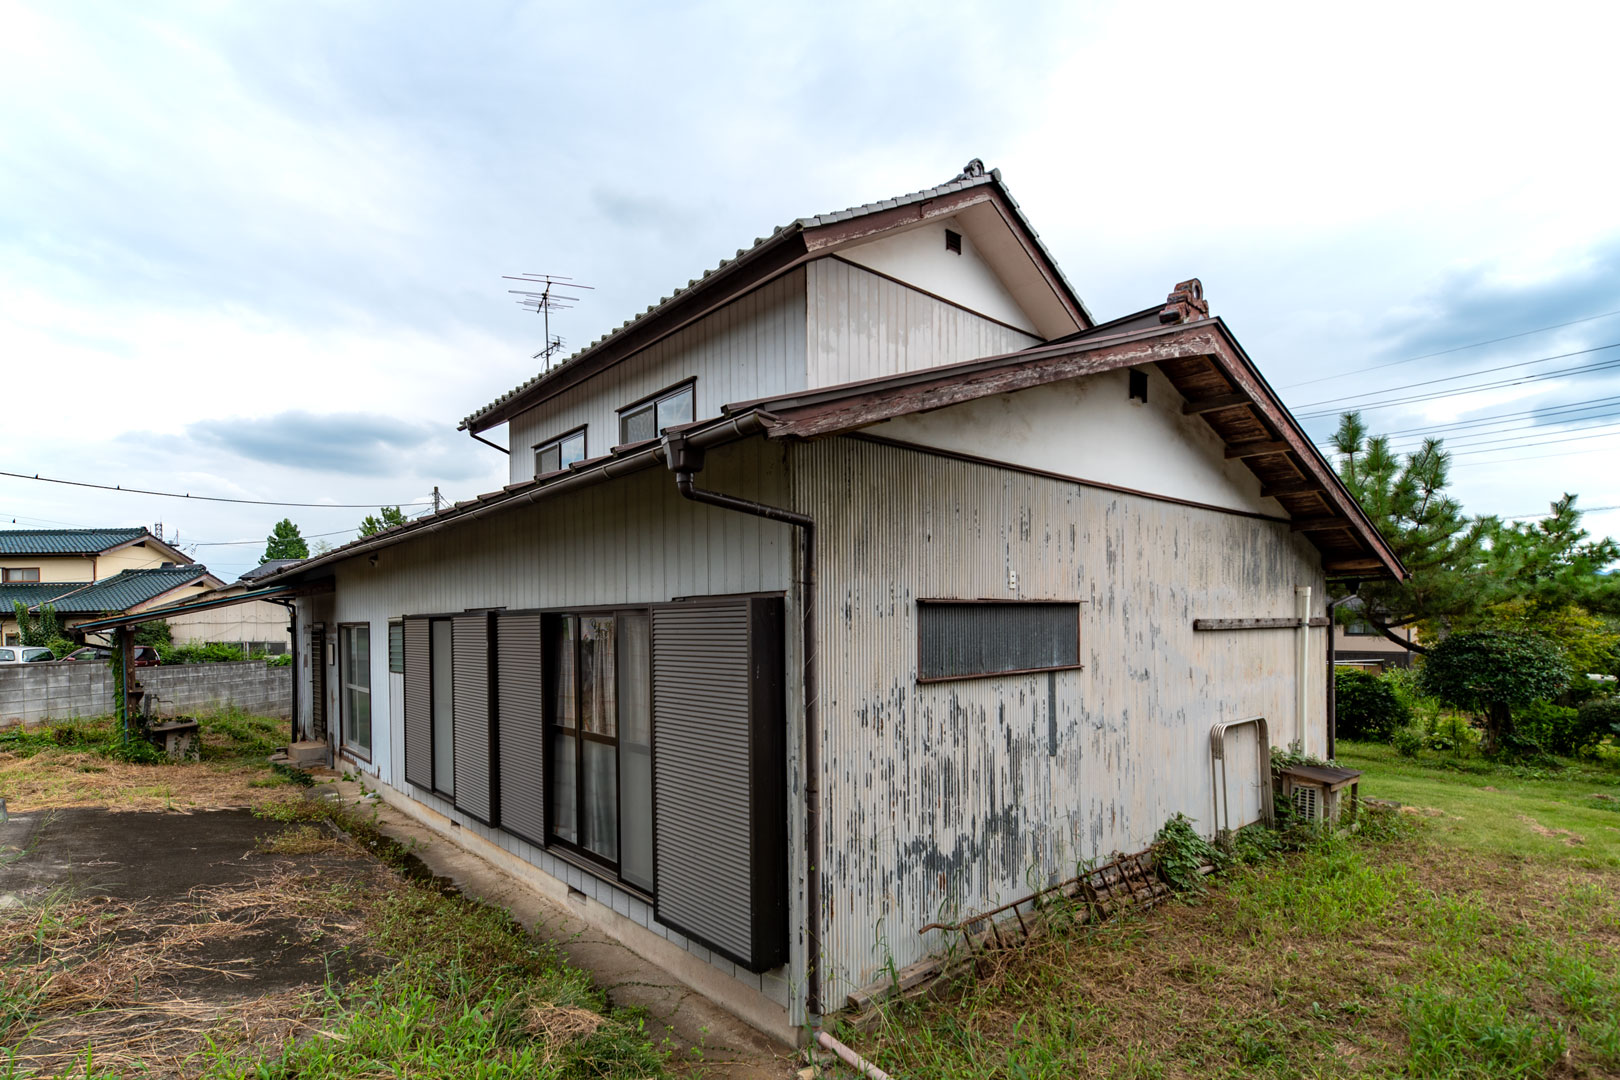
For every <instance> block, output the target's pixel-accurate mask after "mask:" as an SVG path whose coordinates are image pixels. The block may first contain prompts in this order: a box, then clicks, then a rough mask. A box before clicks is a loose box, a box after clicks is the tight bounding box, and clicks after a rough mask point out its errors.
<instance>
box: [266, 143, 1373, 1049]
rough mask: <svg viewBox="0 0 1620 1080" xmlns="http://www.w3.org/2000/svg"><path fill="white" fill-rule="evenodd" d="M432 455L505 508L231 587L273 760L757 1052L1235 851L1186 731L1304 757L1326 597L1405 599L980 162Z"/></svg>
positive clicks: (664, 325) (1356, 515)
mask: <svg viewBox="0 0 1620 1080" xmlns="http://www.w3.org/2000/svg"><path fill="white" fill-rule="evenodd" d="M462 427H463V428H464V429H466V430H467V431H469V432H471V433H473V434H476V435H478V436H479V437H480V438H487V439H489V440H490V441H492V442H496V443H497V444H498V443H500V442H504V443H505V446H506V449H507V452H508V454H509V461H510V482H509V484H508V485H507V486H505V487H504V488H502V489H501V490H499V491H494V492H491V493H489V494H487V495H483V496H480V497H478V498H475V499H470V500H467V501H465V502H460V503H457V504H455V505H454V506H450V507H447V508H445V509H443V510H441V511H440V512H438V513H436V514H433V515H430V516H428V517H426V518H423V519H419V520H416V521H412V522H410V523H408V524H406V525H403V526H398V527H395V528H393V529H389V530H386V531H384V532H382V533H379V534H377V535H374V536H371V537H367V538H365V539H362V540H359V541H356V542H354V543H351V544H348V545H346V546H344V547H341V548H338V549H336V550H334V551H332V552H329V553H327V554H324V555H320V556H317V557H315V558H312V559H310V560H308V561H307V562H304V563H301V564H299V565H298V566H297V567H294V568H291V569H289V570H287V571H284V572H282V573H279V574H275V575H272V576H271V577H269V578H268V579H266V582H265V584H267V585H278V584H279V585H281V586H285V587H287V588H289V589H298V590H303V591H304V593H305V594H306V595H303V596H301V597H300V598H299V600H298V601H297V603H298V627H299V629H298V631H297V635H298V636H297V647H296V653H297V656H298V658H299V659H298V686H299V690H298V693H299V695H300V698H299V705H298V710H299V715H300V717H301V718H302V721H301V722H302V724H303V725H304V729H305V731H306V732H308V733H309V734H312V735H314V736H316V737H320V738H326V739H329V740H330V742H331V745H332V748H333V752H334V753H335V755H336V756H337V758H338V759H340V760H341V761H342V762H343V764H344V767H345V768H351V769H358V770H360V771H362V772H364V773H366V774H368V775H369V777H370V781H371V782H372V783H373V784H374V785H375V786H376V787H377V788H378V790H379V791H380V792H381V794H382V795H383V797H385V798H386V799H387V800H388V801H389V802H391V803H393V804H394V805H396V806H399V807H401V808H403V809H405V810H406V811H407V812H409V813H411V814H413V815H415V816H416V817H417V818H419V819H420V820H422V821H424V822H426V823H428V824H429V825H431V826H432V827H434V828H436V829H438V830H439V831H440V832H441V833H442V834H443V835H444V836H445V837H447V838H449V839H450V840H451V841H453V842H455V843H459V844H463V845H466V846H467V847H468V848H470V849H472V850H474V851H476V852H479V853H480V854H483V855H485V856H487V857H489V858H491V859H493V860H494V861H496V862H497V863H498V864H499V865H502V866H504V867H506V868H507V869H509V870H510V871H512V872H513V873H515V874H519V875H521V876H523V877H524V878H526V879H527V880H528V881H530V882H531V883H533V884H534V885H536V886H537V887H539V888H541V889H543V890H545V891H546V892H548V893H549V894H550V895H552V896H553V897H555V898H556V899H557V900H559V901H560V902H563V903H566V904H570V905H572V906H573V908H574V910H576V911H577V912H578V913H579V914H580V915H581V916H582V917H584V918H585V919H587V920H589V921H591V922H592V923H594V924H596V925H597V926H599V927H601V928H602V929H603V930H604V931H605V932H607V933H610V934H612V935H614V936H616V937H618V938H619V939H621V940H623V941H624V942H626V943H627V944H628V945H629V946H630V947H632V948H634V949H636V950H637V951H639V952H641V953H643V954H644V955H645V956H647V957H649V958H652V959H653V960H655V961H657V962H659V963H660V964H662V965H664V966H666V967H667V968H669V969H670V970H671V971H673V972H674V973H676V974H677V975H678V976H679V977H681V978H683V979H684V980H686V981H687V982H688V983H689V984H690V985H692V986H694V987H696V988H698V989H700V990H702V991H703V992H705V993H707V994H708V995H709V996H711V997H713V998H715V999H716V1000H718V1001H720V1002H722V1003H723V1004H725V1005H727V1006H728V1007H729V1008H731V1009H732V1010H734V1011H735V1012H736V1013H737V1014H738V1015H740V1016H742V1017H744V1018H745V1019H748V1020H750V1021H752V1022H753V1023H755V1024H756V1025H758V1026H759V1027H761V1028H763V1029H766V1030H769V1031H774V1032H777V1033H779V1034H781V1035H782V1036H783V1037H784V1038H788V1037H791V1036H792V1033H793V1032H794V1030H795V1028H796V1027H797V1026H798V1025H801V1024H804V1023H806V1022H807V1021H810V1022H813V1021H814V1020H815V1019H816V1018H817V1017H818V1016H819V1015H820V1014H822V1013H823V1012H828V1011H832V1010H833V1009H835V1008H837V1006H838V1005H839V1004H840V1003H841V1002H842V1000H843V998H844V996H845V994H847V992H848V991H850V990H851V989H853V988H855V987H858V986H861V985H864V984H867V983H869V982H871V981H872V980H873V979H874V978H875V977H876V976H877V975H878V974H879V973H880V972H881V971H882V969H883V966H884V965H885V964H886V963H887V962H890V961H892V962H894V963H897V964H905V963H907V962H909V961H912V960H914V959H917V958H919V957H922V956H925V955H926V954H928V953H930V952H932V951H934V950H937V949H939V948H941V947H942V945H943V938H942V937H941V936H940V934H939V932H937V931H930V932H929V933H920V932H919V928H920V927H922V926H924V925H926V924H928V923H931V922H934V921H936V920H937V919H939V918H940V917H941V916H942V915H944V916H949V915H951V914H953V913H956V914H965V913H969V912H976V911H983V910H986V909H988V908H991V907H994V906H996V905H998V904H1000V903H1003V902H1005V901H1007V900H1010V899H1012V898H1015V897H1017V896H1020V895H1023V894H1025V893H1027V892H1028V891H1029V889H1030V884H1031V882H1041V883H1044V882H1048V881H1052V880H1056V879H1058V878H1061V877H1066V876H1068V875H1070V874H1072V873H1073V872H1074V869H1075V866H1076V864H1077V862H1079V861H1080V860H1086V859H1093V858H1099V857H1107V856H1108V854H1109V853H1111V852H1114V851H1135V850H1140V849H1141V848H1143V847H1144V846H1146V845H1147V844H1148V843H1149V842H1150V841H1151V839H1152V837H1153V835H1154V833H1155V832H1156V831H1157V830H1158V829H1159V828H1160V827H1161V826H1162V825H1163V824H1164V822H1165V821H1166V819H1168V818H1169V817H1170V816H1171V815H1173V814H1175V813H1178V812H1183V813H1186V814H1188V815H1190V816H1191V817H1192V818H1194V819H1195V820H1196V821H1197V822H1198V824H1199V827H1200V828H1202V829H1204V830H1205V831H1206V832H1213V831H1214V829H1215V828H1216V825H1217V817H1216V813H1215V806H1216V805H1217V803H1218V801H1219V800H1220V799H1221V798H1222V797H1225V798H1226V799H1227V800H1228V803H1229V805H1230V811H1229V818H1222V819H1221V823H1222V824H1225V823H1227V821H1228V820H1229V821H1230V823H1231V824H1233V825H1238V824H1242V823H1243V822H1245V821H1251V820H1254V819H1255V818H1256V817H1257V816H1258V815H1259V812H1260V811H1259V808H1260V798H1261V795H1260V792H1261V790H1262V786H1263V785H1265V784H1268V783H1269V774H1268V772H1267V771H1266V769H1265V767H1264V766H1263V765H1262V764H1261V763H1260V759H1261V758H1262V757H1263V756H1264V755H1263V748H1261V747H1259V746H1258V745H1257V744H1256V742H1255V741H1254V740H1255V739H1256V738H1257V736H1256V734H1255V733H1256V731H1257V730H1259V727H1258V726H1250V727H1241V728H1234V729H1233V733H1232V735H1231V736H1230V738H1229V739H1228V741H1227V743H1226V747H1227V752H1226V757H1225V761H1226V764H1227V766H1228V769H1229V770H1231V771H1230V772H1229V773H1228V774H1227V775H1226V777H1225V779H1223V780H1217V779H1215V773H1214V770H1213V769H1212V764H1211V730H1212V728H1214V727H1215V726H1217V725H1226V724H1231V723H1234V722H1237V721H1242V720H1246V719H1249V718H1257V717H1259V718H1264V719H1265V721H1266V725H1265V728H1264V729H1265V730H1267V731H1268V732H1269V735H1268V738H1269V739H1270V740H1271V741H1272V742H1275V743H1278V744H1284V743H1290V742H1298V743H1300V744H1302V745H1303V746H1304V747H1305V748H1306V749H1308V750H1312V751H1315V752H1317V753H1321V752H1323V751H1324V750H1325V747H1326V730H1325V728H1326V716H1325V696H1326V673H1327V642H1328V632H1329V628H1328V625H1327V621H1326V617H1325V610H1324V609H1325V601H1326V599H1327V597H1326V595H1325V592H1326V590H1325V587H1324V586H1325V584H1326V581H1327V579H1328V578H1330V577H1331V578H1335V579H1349V578H1355V577H1363V576H1386V575H1394V574H1399V573H1401V572H1402V571H1401V568H1400V566H1399V564H1398V562H1397V561H1396V559H1395V558H1394V556H1393V555H1392V554H1391V553H1390V551H1389V549H1388V547H1387V546H1386V545H1385V543H1384V542H1383V540H1382V539H1381V538H1380V537H1379V536H1378V534H1377V532H1376V530H1375V529H1374V528H1373V527H1372V526H1371V525H1370V524H1369V523H1368V521H1367V519H1366V518H1365V517H1364V516H1363V515H1362V513H1361V512H1360V510H1359V508H1358V507H1357V506H1356V504H1355V502H1354V500H1353V499H1352V498H1351V497H1350V496H1349V494H1348V493H1347V492H1346V491H1345V490H1344V488H1343V487H1342V486H1341V485H1340V484H1339V482H1338V480H1337V478H1336V477H1335V475H1334V473H1333V470H1332V469H1331V468H1330V467H1329V465H1328V463H1327V462H1326V461H1324V460H1323V459H1322V457H1321V456H1320V454H1319V453H1318V452H1317V451H1316V450H1315V449H1313V447H1312V445H1311V442H1310V440H1309V439H1308V438H1306V437H1305V436H1304V435H1303V434H1302V433H1301V431H1300V428H1299V426H1298V425H1297V424H1296V423H1295V422H1294V420H1293V419H1292V418H1291V417H1290V416H1289V414H1288V413H1287V411H1286V410H1285V409H1284V408H1283V406H1282V405H1281V403H1280V402H1279V401H1278V399H1277V397H1276V395H1275V394H1274V393H1273V392H1272V391H1271V389H1270V388H1269V387H1268V386H1267V384H1266V382H1265V380H1264V379H1263V378H1262V377H1261V375H1260V373H1259V371H1258V370H1257V369H1256V367H1255V365H1254V363H1253V362H1252V361H1251V360H1250V358H1249V357H1248V356H1247V355H1246V354H1245V353H1244V351H1243V348H1242V346H1241V345H1239V344H1238V342H1237V340H1236V338H1235V337H1234V336H1233V334H1232V332H1231V330H1230V329H1229V328H1228V327H1227V326H1226V325H1225V323H1223V322H1222V321H1221V320H1220V319H1218V318H1211V317H1209V315H1208V305H1207V303H1206V302H1205V300H1204V298H1203V294H1202V288H1201V286H1200V285H1199V283H1198V282H1197V281H1186V282H1183V283H1181V284H1180V285H1178V286H1177V287H1176V289H1175V290H1174V291H1173V292H1172V293H1171V295H1170V296H1169V298H1168V300H1167V301H1161V302H1154V303H1152V304H1151V305H1150V306H1148V307H1145V308H1144V309H1143V310H1141V311H1139V312H1136V313H1134V314H1130V315H1126V316H1124V317H1122V318H1117V319H1114V320H1112V321H1109V322H1099V321H1098V320H1097V319H1095V318H1094V317H1093V316H1092V314H1091V313H1090V312H1089V311H1088V310H1087V309H1086V307H1085V305H1084V304H1083V303H1082V302H1081V300H1080V298H1079V296H1078V295H1077V294H1076V293H1075V290H1074V289H1073V288H1072V287H1071V285H1070V284H1069V282H1068V280H1067V279H1066V278H1065V277H1064V275H1063V274H1062V272H1061V271H1060V270H1059V269H1058V267H1057V265H1056V263H1055V262H1054V260H1053V259H1052V256H1051V254H1050V253H1049V252H1048V251H1047V249H1046V247H1045V246H1044V245H1043V244H1042V242H1041V240H1040V238H1039V237H1038V236H1037V235H1036V233H1035V231H1034V229H1033V228H1032V227H1031V226H1030V224H1029V222H1028V221H1027V220H1026V218H1025V215H1024V213H1023V212H1022V211H1021V209H1020V208H1019V206H1018V204H1017V203H1016V202H1015V201H1014V200H1013V198H1012V196H1011V194H1010V193H1009V191H1008V189H1007V187H1006V186H1005V185H1004V184H1003V183H1002V180H1001V177H1000V175H999V173H997V172H995V171H988V170H986V169H984V168H983V166H982V165H980V164H979V163H978V162H976V161H975V162H973V163H971V164H970V165H969V166H968V167H967V168H966V169H965V170H964V171H963V173H962V174H961V175H960V176H957V177H956V178H955V179H953V180H951V181H950V182H948V183H945V184H943V185H941V186H939V187H935V188H931V189H929V190H926V191H920V192H917V193H915V194H912V195H907V196H902V197H899V198H893V199H887V200H884V201H882V202H878V203H872V204H870V205H866V206H861V207H856V208H853V209H850V210H845V211H841V212H838V213H832V214H824V215H820V216H817V217H809V218H800V219H798V220H796V221H793V222H791V223H790V224H788V225H786V226H784V227H782V228H780V229H778V230H776V231H775V232H774V233H772V235H770V236H768V237H764V238H761V239H759V240H757V241H756V242H755V243H754V244H753V245H752V246H751V247H749V248H747V249H745V250H742V251H739V252H738V253H737V255H736V257H734V258H732V259H728V260H726V261H725V262H722V263H721V264H720V265H719V266H718V267H716V268H714V269H713V270H710V271H707V272H705V273H704V274H703V275H702V276H701V277H699V278H694V279H693V280H691V281H690V282H688V283H687V284H686V285H685V286H683V287H681V288H679V289H677V290H675V291H674V292H673V293H672V294H671V295H669V296H667V297H665V298H664V299H662V300H661V301H659V302H658V303H656V304H653V305H652V306H650V307H649V308H648V309H647V310H646V311H645V312H643V313H642V314H640V315H638V316H636V317H635V318H634V319H631V320H630V321H628V322H626V323H625V324H624V325H623V326H621V327H619V328H618V329H617V330H615V331H613V332H612V333H610V334H608V335H606V336H605V337H603V338H601V339H600V340H598V341H595V342H593V343H592V344H591V345H590V346H589V347H587V348H585V349H583V350H581V351H579V352H578V353H576V354H575V355H574V356H572V357H571V358H569V359H568V360H567V361H566V362H564V363H561V364H560V365H558V366H556V367H554V368H552V369H550V370H548V371H545V372H542V373H541V374H539V375H536V376H535V377H534V378H533V379H531V380H529V381H528V382H526V383H524V384H523V385H522V386H519V387H517V388H516V389H514V390H512V391H511V392H510V393H508V394H506V395H504V396H503V397H501V398H500V399H499V400H497V401H494V402H491V403H490V404H488V405H486V406H485V407H483V408H481V409H478V410H477V411H475V412H473V413H472V414H471V415H469V416H468V417H467V418H466V419H465V420H464V421H463V423H462ZM503 428H504V439H503V438H502V437H501V435H502V432H501V429H503ZM491 452H492V453H493V452H495V451H491ZM1243 739H1248V740H1249V742H1248V743H1247V754H1246V755H1245V754H1243V753H1238V752H1236V751H1235V750H1234V749H1233V743H1234V741H1241V740H1243ZM1223 787H1224V789H1225V790H1224V791H1223V790H1218V788H1223Z"/></svg>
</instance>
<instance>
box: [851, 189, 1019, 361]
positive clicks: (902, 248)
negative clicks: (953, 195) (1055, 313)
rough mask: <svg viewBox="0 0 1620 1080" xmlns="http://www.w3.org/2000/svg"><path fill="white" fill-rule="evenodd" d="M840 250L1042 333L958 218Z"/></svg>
mask: <svg viewBox="0 0 1620 1080" xmlns="http://www.w3.org/2000/svg"><path fill="white" fill-rule="evenodd" d="M947 229H949V230H951V231H952V232H954V233H956V234H957V235H958V236H961V237H962V253H961V254H960V255H958V254H956V253H955V252H952V251H947V250H946V248H945V230H947ZM838 254H839V256H840V257H841V258H845V259H848V260H849V261H850V262H855V263H860V264H861V265H862V266H866V267H870V268H871V269H873V270H876V271H878V272H879V273H882V274H887V275H889V276H890V277H894V278H899V279H900V280H901V281H904V282H906V283H907V284H909V285H915V286H916V287H917V288H919V289H923V290H925V291H927V292H931V293H933V294H934V295H935V296H940V297H943V298H945V299H946V300H951V301H954V302H955V303H958V304H961V305H962V306H963V307H965V308H967V309H969V310H970V311H975V312H978V313H979V314H980V315H984V316H987V317H989V318H992V319H995V320H997V321H999V322H1004V323H1008V324H1010V325H1012V326H1015V327H1017V328H1018V329H1020V330H1024V331H1026V332H1028V333H1029V334H1030V335H1032V336H1035V337H1037V338H1038V337H1039V333H1038V331H1037V330H1036V329H1035V324H1034V322H1032V321H1031V320H1030V317H1029V316H1028V315H1027V314H1026V313H1025V312H1024V310H1023V309H1022V308H1020V307H1019V306H1018V301H1016V300H1014V299H1013V296H1012V293H1010V292H1008V291H1007V288H1006V286H1005V285H1003V284H1002V282H1001V279H1000V278H999V277H997V276H996V272H995V271H994V270H992V269H990V267H989V266H988V265H986V263H985V261H984V259H983V257H982V256H981V255H980V254H979V250H978V248H977V247H975V246H974V243H973V239H972V237H970V236H968V235H966V232H965V230H964V229H963V227H962V223H961V222H960V221H957V220H956V219H955V218H954V217H952V218H945V219H943V220H939V221H929V222H926V223H925V224H922V225H919V226H917V227H916V228H914V229H909V230H907V231H906V232H902V233H894V234H892V235H889V236H885V237H882V238H880V239H877V240H873V241H871V242H870V243H866V244H861V245H859V246H857V247H852V248H845V249H843V250H841V251H840V252H839V253H838Z"/></svg>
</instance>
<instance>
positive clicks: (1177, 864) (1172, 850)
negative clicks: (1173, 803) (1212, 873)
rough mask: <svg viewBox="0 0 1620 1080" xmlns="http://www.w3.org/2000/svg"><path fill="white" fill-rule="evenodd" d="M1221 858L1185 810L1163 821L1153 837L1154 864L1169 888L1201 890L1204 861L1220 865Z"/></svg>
mask: <svg viewBox="0 0 1620 1080" xmlns="http://www.w3.org/2000/svg"><path fill="white" fill-rule="evenodd" d="M1221 861H1222V856H1221V853H1220V852H1219V851H1218V850H1216V848H1215V845H1213V844H1211V843H1210V842H1209V841H1208V840H1205V839H1204V838H1203V837H1202V836H1199V835H1198V830H1197V829H1195V828H1193V823H1192V819H1191V818H1189V817H1188V816H1187V815H1186V814H1177V815H1176V816H1175V817H1173V818H1171V819H1170V820H1169V821H1167V822H1165V823H1164V828H1162V829H1160V830H1159V834H1158V835H1157V836H1155V837H1154V838H1153V862H1154V865H1155V866H1157V867H1158V870H1159V876H1160V877H1161V878H1163V879H1164V883H1165V884H1166V885H1168V886H1170V889H1171V891H1172V892H1178V893H1180V892H1197V893H1201V892H1204V891H1205V888H1206V886H1205V885H1204V875H1203V874H1201V873H1200V872H1199V870H1200V869H1201V868H1202V867H1203V866H1205V865H1206V864H1208V865H1212V866H1219V865H1220V864H1221Z"/></svg>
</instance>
